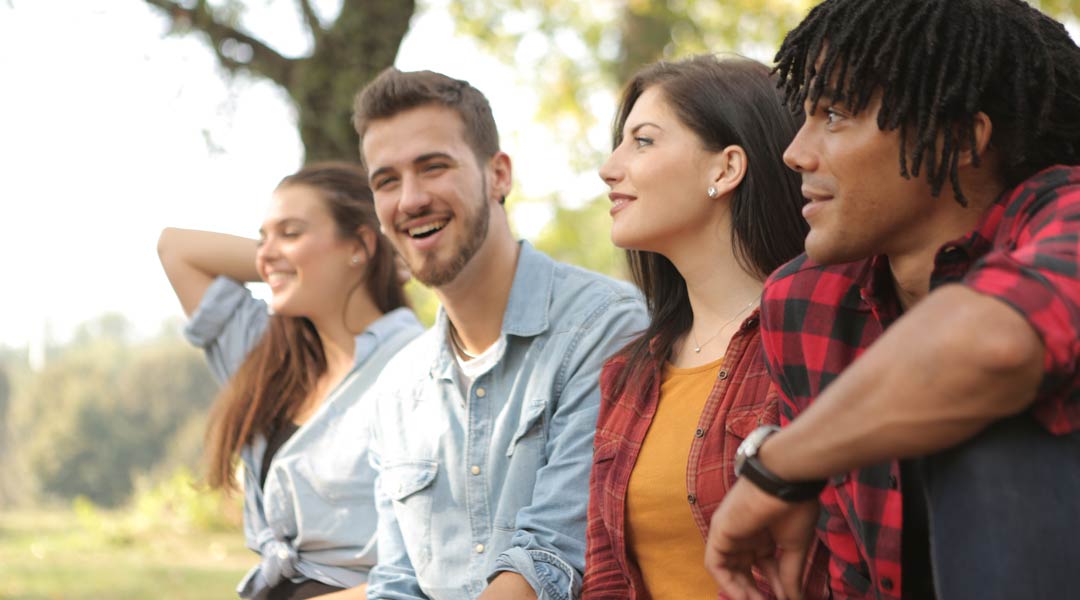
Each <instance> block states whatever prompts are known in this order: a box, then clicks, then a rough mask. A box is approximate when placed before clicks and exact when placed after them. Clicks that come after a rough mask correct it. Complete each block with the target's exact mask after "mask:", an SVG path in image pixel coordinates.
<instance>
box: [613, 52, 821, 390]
mask: <svg viewBox="0 0 1080 600" xmlns="http://www.w3.org/2000/svg"><path fill="white" fill-rule="evenodd" d="M654 86H657V87H659V88H660V90H661V91H662V92H663V97H664V99H665V100H666V101H667V102H668V104H669V105H670V106H671V108H672V109H673V110H674V112H675V114H676V115H677V117H678V118H679V120H680V121H681V122H682V124H683V125H685V126H686V127H688V128H689V129H690V130H691V131H693V132H694V133H695V134H697V137H698V138H699V139H700V140H701V142H702V144H703V145H704V147H705V148H706V149H707V150H709V151H711V152H719V151H720V150H723V149H724V148H726V147H727V146H731V145H736V146H740V147H741V148H742V149H743V150H744V151H745V152H746V160H747V171H746V176H745V177H744V178H743V181H742V183H740V184H739V186H738V187H737V188H736V189H735V191H734V192H733V193H732V197H731V227H732V231H733V233H734V235H733V236H732V248H731V250H732V252H733V254H734V255H735V258H736V259H737V260H738V261H739V264H740V265H741V266H742V267H743V269H744V270H745V271H746V272H747V273H751V274H753V275H754V276H756V277H758V278H759V279H762V280H764V279H765V278H766V277H767V276H768V275H769V273H771V272H772V271H774V270H775V269H776V268H777V267H779V266H780V265H782V264H784V263H785V262H787V261H788V260H791V259H792V258H794V257H795V256H797V255H798V254H799V253H801V252H802V250H803V240H804V239H805V238H806V233H807V230H808V227H807V224H806V221H805V220H804V219H803V218H802V214H801V212H800V211H801V210H802V206H803V204H804V200H803V198H802V193H801V192H800V190H799V186H800V180H799V176H798V175H797V174H796V173H795V172H794V171H791V170H789V169H788V168H787V167H786V166H784V163H783V160H782V158H781V157H782V155H783V153H784V149H785V148H786V147H787V146H788V144H790V143H791V140H792V139H794V137H795V133H796V132H797V131H798V129H799V127H800V125H801V122H802V119H801V116H800V115H798V114H793V113H792V112H791V111H789V110H788V109H787V108H786V107H785V106H784V103H783V99H782V98H781V96H780V95H779V93H778V92H777V89H776V82H775V80H774V79H773V78H772V77H771V76H770V73H769V69H768V67H766V66H765V65H763V64H761V63H759V62H757V61H754V60H750V59H747V58H742V57H737V56H728V57H724V58H722V59H721V58H717V57H715V56H712V55H701V56H695V57H692V58H688V59H685V60H681V61H678V62H658V63H655V64H653V65H650V66H648V67H645V68H644V69H642V70H641V71H639V72H638V73H637V74H636V75H634V77H633V79H631V80H630V82H629V83H628V84H627V85H626V88H625V89H624V91H623V94H622V99H621V101H620V102H619V110H618V113H617V114H616V117H615V123H614V126H613V132H612V137H613V142H614V147H618V145H619V144H620V143H621V142H622V135H623V134H622V132H623V126H624V125H625V124H626V119H627V117H628V116H629V115H630V111H631V110H633V108H634V104H635V103H636V102H637V100H638V98H640V97H641V95H642V94H643V93H644V92H645V90H647V89H649V88H652V87H654ZM626 257H627V261H628V262H629V265H630V273H631V275H632V277H633V280H634V283H635V284H637V286H638V287H639V288H640V289H641V291H642V293H643V294H644V296H645V302H646V305H647V306H648V310H649V316H650V318H651V324H650V325H649V327H648V329H646V330H645V332H644V333H643V334H642V335H641V336H639V337H638V338H637V339H636V340H634V341H633V342H631V343H630V344H629V345H628V346H626V347H625V348H623V349H622V350H621V351H620V353H619V355H621V356H624V357H625V358H626V359H627V364H628V365H630V368H628V369H624V370H623V372H622V373H623V375H622V376H621V377H620V378H619V381H618V382H617V384H616V389H617V394H621V393H622V390H623V389H624V388H625V386H626V385H627V384H628V382H634V385H643V386H644V385H649V384H651V381H650V380H649V379H650V378H651V377H652V370H650V369H645V368H640V366H641V365H643V364H645V361H644V359H645V358H646V357H648V356H652V357H653V358H655V359H660V360H666V359H667V357H668V356H670V354H671V349H672V346H673V345H674V343H675V341H676V340H677V339H678V338H679V336H681V335H683V334H684V333H686V332H687V331H688V330H689V329H690V326H691V325H692V324H693V320H694V315H693V311H692V309H691V307H690V299H689V297H688V296H687V292H686V280H684V279H683V277H682V275H681V274H680V273H679V271H678V269H676V268H675V265H673V264H672V263H671V261H669V260H668V259H667V258H666V257H664V256H663V255H661V254H657V253H655V252H645V251H641V250H627V251H626Z"/></svg>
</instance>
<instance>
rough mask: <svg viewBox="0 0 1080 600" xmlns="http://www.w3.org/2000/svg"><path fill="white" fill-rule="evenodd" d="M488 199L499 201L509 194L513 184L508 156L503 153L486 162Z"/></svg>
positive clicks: (498, 153) (497, 153)
mask: <svg viewBox="0 0 1080 600" xmlns="http://www.w3.org/2000/svg"><path fill="white" fill-rule="evenodd" d="M487 169H488V199H494V200H495V201H497V202H498V201H499V200H500V199H502V198H505V197H506V195H507V194H509V193H510V187H511V185H512V184H513V176H512V173H513V168H512V166H511V164H510V156H509V155H508V154H506V153H505V152H503V151H501V150H500V151H498V152H496V153H495V155H494V156H492V157H491V159H489V160H488V164H487Z"/></svg>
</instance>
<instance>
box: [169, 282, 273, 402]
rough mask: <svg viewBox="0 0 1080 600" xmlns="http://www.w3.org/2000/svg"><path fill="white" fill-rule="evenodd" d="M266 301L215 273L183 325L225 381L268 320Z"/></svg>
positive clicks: (258, 336)
mask: <svg viewBox="0 0 1080 600" xmlns="http://www.w3.org/2000/svg"><path fill="white" fill-rule="evenodd" d="M269 318H270V317H269V313H268V312H267V308H266V303H265V302H262V301H261V300H257V299H255V298H254V297H252V295H251V292H250V291H249V290H248V289H247V288H246V287H244V286H243V285H242V284H240V283H239V282H237V281H234V280H232V279H229V278H228V277H224V276H222V277H218V278H217V279H215V280H214V281H213V283H211V284H210V287H208V288H207V289H206V293H205V294H203V297H202V300H201V301H200V302H199V307H198V308H197V309H196V310H195V314H193V315H192V316H191V320H190V321H189V322H188V324H187V326H186V327H185V328H184V337H185V338H187V340H188V341H189V342H191V344H192V345H194V346H196V347H198V348H201V349H202V350H203V351H204V352H205V353H206V361H207V363H208V364H209V365H210V371H211V372H212V373H213V374H214V376H215V377H216V378H217V379H218V381H219V382H221V383H224V382H226V381H228V380H229V378H230V377H232V375H233V373H235V372H236V370H237V369H238V368H239V367H240V364H241V363H243V361H244V358H245V357H246V356H247V354H248V352H249V351H251V348H252V347H254V346H255V344H256V343H257V342H258V341H259V339H261V338H262V335H263V333H264V332H265V331H266V326H267V322H268V320H269Z"/></svg>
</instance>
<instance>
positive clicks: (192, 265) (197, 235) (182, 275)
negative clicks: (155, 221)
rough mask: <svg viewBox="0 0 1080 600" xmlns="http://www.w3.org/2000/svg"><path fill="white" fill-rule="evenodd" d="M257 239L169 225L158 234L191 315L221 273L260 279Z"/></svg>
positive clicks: (160, 248) (171, 277)
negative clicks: (257, 262) (257, 266)
mask: <svg viewBox="0 0 1080 600" xmlns="http://www.w3.org/2000/svg"><path fill="white" fill-rule="evenodd" d="M255 244H256V242H255V240H251V239H247V238H242V237H238V236H234V235H228V234H224V233H214V232H210V231H197V230H193V229H176V228H172V227H170V228H167V229H165V230H164V231H162V232H161V236H160V237H159V238H158V246H157V251H158V256H159V258H160V259H161V265H162V267H163V268H164V269H165V274H166V275H167V276H168V278H169V283H170V284H172V287H173V290H174V291H175V292H176V295H177V297H178V298H179V299H180V304H181V305H182V306H183V308H184V312H186V313H187V314H188V315H191V314H192V313H193V312H194V311H195V309H196V308H197V307H198V305H199V301H200V300H201V299H202V295H203V293H205V292H206V288H207V287H209V285H210V283H211V282H212V281H213V280H214V279H215V278H216V277H218V276H219V275H224V276H226V277H230V278H232V279H235V280H236V281H240V282H248V281H258V280H259V273H258V271H256V270H255V250H256V245H255Z"/></svg>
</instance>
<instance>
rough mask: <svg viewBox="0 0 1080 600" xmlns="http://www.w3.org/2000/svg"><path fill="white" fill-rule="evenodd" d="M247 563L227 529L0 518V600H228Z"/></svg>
mask: <svg viewBox="0 0 1080 600" xmlns="http://www.w3.org/2000/svg"><path fill="white" fill-rule="evenodd" d="M255 559H256V557H255V555H254V554H253V553H252V552H251V551H249V550H247V549H246V548H245V547H244V545H243V534H242V533H240V532H239V531H235V530H232V531H217V532H207V531H200V530H195V529H191V528H185V527H182V526H176V525H173V526H170V525H169V524H166V523H160V522H156V523H146V522H143V521H141V520H140V519H139V518H138V516H137V515H133V514H129V513H109V512H102V511H96V510H89V511H88V510H76V511H73V510H57V511H43V510H37V511H19V512H0V599H2V600H60V599H62V600H113V599H116V600H140V599H144V598H145V599H147V600H150V599H153V600H196V599H198V600H202V599H211V598H235V597H236V595H235V593H234V592H233V589H234V588H235V586H236V583H237V582H238V581H239V580H240V578H241V577H242V576H243V574H244V573H245V572H246V571H247V569H248V568H249V567H250V566H251V565H253V564H254V563H255Z"/></svg>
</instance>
